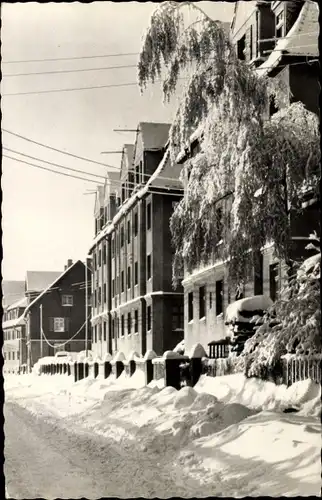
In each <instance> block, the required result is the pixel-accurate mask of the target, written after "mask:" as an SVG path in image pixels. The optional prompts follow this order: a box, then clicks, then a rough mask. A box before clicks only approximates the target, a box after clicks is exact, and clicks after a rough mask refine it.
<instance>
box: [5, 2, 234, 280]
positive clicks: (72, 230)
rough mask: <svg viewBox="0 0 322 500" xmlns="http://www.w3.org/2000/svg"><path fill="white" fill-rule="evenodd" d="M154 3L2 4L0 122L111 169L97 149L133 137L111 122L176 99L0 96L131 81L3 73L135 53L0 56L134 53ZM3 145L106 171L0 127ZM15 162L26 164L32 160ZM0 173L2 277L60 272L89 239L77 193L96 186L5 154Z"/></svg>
mask: <svg viewBox="0 0 322 500" xmlns="http://www.w3.org/2000/svg"><path fill="white" fill-rule="evenodd" d="M198 5H199V6H200V7H202V8H204V9H205V10H206V12H207V13H208V14H209V15H211V17H213V18H214V19H220V20H222V21H230V20H231V18H232V14H233V6H234V4H233V3H228V2H226V3H225V2H198ZM155 7H156V4H153V3H151V2H146V3H138V2H115V3H114V2H93V3H90V4H82V3H79V2H73V3H45V4H39V3H34V2H27V3H26V4H22V3H14V4H9V3H2V9H1V10H2V61H3V62H2V74H3V80H2V86H1V93H2V114H3V115H2V128H3V129H7V130H9V131H12V132H15V133H17V134H20V135H22V136H24V137H27V138H30V139H33V140H35V141H37V142H40V143H43V144H47V145H49V146H53V147H55V148H57V149H61V150H65V151H68V152H71V153H74V154H76V155H80V156H85V157H87V158H90V159H93V160H96V161H101V162H106V163H110V164H112V165H115V166H117V167H119V162H120V155H101V154H100V152H101V151H106V150H120V149H121V147H122V145H123V144H124V143H126V142H130V143H131V142H133V141H134V138H135V134H134V133H120V132H113V129H114V128H131V129H133V128H136V126H137V123H138V122H139V121H154V122H158V121H159V122H170V120H171V116H172V113H173V110H174V105H175V104H174V103H173V104H172V105H170V106H166V107H164V106H163V104H162V97H161V91H160V89H159V87H155V88H153V89H152V88H151V89H149V90H148V91H147V93H146V94H144V96H143V97H141V96H140V94H139V90H138V87H136V86H131V87H119V88H105V89H104V88H103V89H95V90H83V91H72V92H59V93H47V94H31V95H18V96H5V95H4V94H9V93H16V92H28V91H38V90H47V89H64V88H65V89H66V88H77V87H89V86H96V85H109V84H116V83H126V82H135V81H136V68H124V69H118V70H100V71H92V72H83V73H65V74H58V75H33V76H17V77H6V76H5V75H9V74H14V73H27V72H43V71H53V70H64V69H80V68H104V67H108V66H118V65H128V64H135V63H136V61H137V56H122V57H120V56H118V57H109V58H95V59H82V60H69V61H47V62H37V63H36V62H34V63H16V64H5V63H4V62H5V61H14V60H16V61H23V60H30V59H44V58H46V59H48V58H60V57H76V56H77V57H78V56H82V57H83V56H92V55H102V54H120V53H128V52H139V49H140V43H141V36H142V34H143V33H144V30H145V28H146V27H147V25H148V22H149V17H150V15H151V13H152V12H153V10H154V9H155ZM2 143H3V146H4V147H7V148H11V149H14V150H16V151H20V152H23V153H25V154H29V155H32V156H35V157H37V158H41V159H43V160H47V161H52V162H56V163H59V164H62V165H65V166H67V167H72V168H77V169H80V170H84V171H87V172H93V173H97V174H101V175H104V173H105V171H106V170H105V168H104V167H103V166H99V165H94V164H92V163H88V162H85V161H82V160H78V159H76V158H75V159H74V158H71V157H69V156H66V155H64V154H59V153H55V152H53V151H50V150H48V149H45V148H43V147H41V146H37V145H35V144H31V143H29V142H27V141H25V140H23V139H20V138H16V137H14V136H12V135H9V134H8V133H6V132H2ZM3 153H4V154H9V155H11V156H15V157H17V156H18V155H15V154H12V153H9V152H5V151H4V152H3ZM19 158H20V159H22V160H26V161H29V162H31V163H33V160H31V159H28V158H23V157H19ZM34 163H37V164H39V162H36V161H34ZM40 164H41V163H40ZM42 165H43V166H47V167H49V168H51V167H50V166H49V165H44V164H42ZM2 169H3V171H2V191H3V204H2V217H3V219H2V228H3V240H2V244H3V262H2V275H3V279H7V280H8V279H13V280H14V279H17V280H18V279H24V276H25V272H26V270H27V269H28V270H48V271H59V270H63V268H64V264H65V263H66V262H67V259H68V258H72V259H74V260H75V259H79V258H81V259H82V258H84V256H85V255H86V253H87V250H88V248H89V247H90V244H91V240H92V238H93V236H94V220H93V209H94V195H87V196H85V195H84V194H83V193H84V192H85V191H86V190H88V189H95V184H94V183H91V182H85V181H80V180H77V179H72V178H68V177H64V176H59V175H56V174H53V173H50V172H45V171H43V170H39V169H36V168H32V167H29V166H27V165H24V164H22V163H17V162H15V161H13V160H10V159H7V158H3V162H2ZM76 175H77V174H76ZM79 175H80V174H79Z"/></svg>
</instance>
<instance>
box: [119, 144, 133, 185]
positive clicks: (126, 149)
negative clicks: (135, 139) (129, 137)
mask: <svg viewBox="0 0 322 500" xmlns="http://www.w3.org/2000/svg"><path fill="white" fill-rule="evenodd" d="M134 147H135V146H134V144H124V146H123V149H122V159H121V172H120V178H121V179H124V177H125V176H126V175H127V173H128V171H129V169H130V168H131V167H132V166H133V160H134V158H133V155H134Z"/></svg>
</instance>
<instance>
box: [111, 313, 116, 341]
mask: <svg viewBox="0 0 322 500" xmlns="http://www.w3.org/2000/svg"><path fill="white" fill-rule="evenodd" d="M111 330H112V339H115V319H114V318H113V319H112V322H111Z"/></svg>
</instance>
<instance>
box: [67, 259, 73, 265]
mask: <svg viewBox="0 0 322 500" xmlns="http://www.w3.org/2000/svg"><path fill="white" fill-rule="evenodd" d="M72 265H73V261H72V259H68V261H67V267H71V266H72Z"/></svg>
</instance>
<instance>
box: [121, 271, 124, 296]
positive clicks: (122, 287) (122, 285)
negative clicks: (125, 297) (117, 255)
mask: <svg viewBox="0 0 322 500" xmlns="http://www.w3.org/2000/svg"><path fill="white" fill-rule="evenodd" d="M121 292H124V271H122V272H121Z"/></svg>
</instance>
